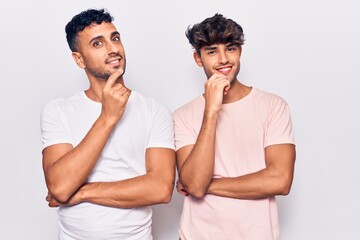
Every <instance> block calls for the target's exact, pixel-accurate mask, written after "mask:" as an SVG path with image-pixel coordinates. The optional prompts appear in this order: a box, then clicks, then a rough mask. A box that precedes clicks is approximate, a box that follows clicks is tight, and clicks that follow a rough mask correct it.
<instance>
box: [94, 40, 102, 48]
mask: <svg viewBox="0 0 360 240" xmlns="http://www.w3.org/2000/svg"><path fill="white" fill-rule="evenodd" d="M102 44H103V43H102V42H100V41H96V42H94V43H93V46H94V47H100V46H101V45H102Z"/></svg>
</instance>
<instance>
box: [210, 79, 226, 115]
mask: <svg viewBox="0 0 360 240" xmlns="http://www.w3.org/2000/svg"><path fill="white" fill-rule="evenodd" d="M229 89H230V81H229V79H228V78H227V76H225V75H224V74H221V73H214V74H213V75H212V76H211V77H210V78H209V79H208V80H207V81H206V83H205V96H204V97H205V112H206V113H217V112H219V111H220V109H221V104H222V102H223V98H224V95H226V94H227V92H228V91H229Z"/></svg>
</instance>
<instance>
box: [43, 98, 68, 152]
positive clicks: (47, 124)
mask: <svg viewBox="0 0 360 240" xmlns="http://www.w3.org/2000/svg"><path fill="white" fill-rule="evenodd" d="M40 125H41V139H42V149H43V150H44V149H45V148H46V147H48V146H50V145H54V144H58V143H70V144H72V142H73V141H72V138H71V136H70V134H69V132H68V131H67V130H66V128H65V126H64V123H63V121H62V118H61V115H60V113H59V111H58V109H57V107H56V106H55V104H54V102H50V103H49V104H47V105H46V106H45V108H44V110H43V111H42V114H41V122H40Z"/></svg>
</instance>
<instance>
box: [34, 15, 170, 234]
mask: <svg viewBox="0 0 360 240" xmlns="http://www.w3.org/2000/svg"><path fill="white" fill-rule="evenodd" d="M112 20H113V17H112V16H111V15H110V14H109V13H108V12H106V11H105V10H103V9H101V10H95V9H89V10H86V11H83V12H81V13H79V14H78V15H76V16H74V17H73V19H72V20H71V21H70V22H69V23H68V24H67V26H66V34H67V36H66V37H67V41H68V44H69V47H70V49H71V51H72V57H73V59H74V60H75V62H76V63H77V65H78V66H79V67H80V68H82V69H84V70H85V73H86V75H87V77H88V79H89V83H90V87H89V89H87V90H85V91H79V92H78V93H76V94H75V95H74V96H72V97H70V98H67V99H63V98H61V99H56V100H53V101H51V102H50V103H49V104H47V105H46V107H45V108H44V110H43V113H42V119H41V132H42V141H43V151H42V153H43V169H44V174H45V179H46V184H47V187H48V190H49V194H48V196H47V198H46V199H47V201H48V202H49V206H51V207H58V206H59V209H58V215H59V220H58V224H59V239H62V240H65V239H66V240H72V239H86V240H89V239H106V240H108V239H109V240H110V239H116V240H119V239H134V240H135V239H137V240H150V239H152V235H151V217H152V211H151V208H150V205H154V204H160V203H168V202H169V201H170V199H171V195H172V191H173V184H174V176H175V152H174V142H173V121H172V116H171V113H170V111H169V110H168V109H167V108H166V107H164V106H163V105H161V104H159V103H158V102H157V101H155V100H153V99H151V98H147V97H144V96H142V95H141V94H140V93H138V92H136V91H134V90H130V89H129V88H127V87H126V86H125V85H124V78H123V75H124V73H125V68H126V58H125V51H124V47H123V45H122V43H121V39H120V33H119V32H118V31H117V29H116V28H115V26H114V24H113V23H112Z"/></svg>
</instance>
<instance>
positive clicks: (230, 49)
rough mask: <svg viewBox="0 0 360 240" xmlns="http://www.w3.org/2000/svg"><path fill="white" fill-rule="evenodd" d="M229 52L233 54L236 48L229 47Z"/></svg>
mask: <svg viewBox="0 0 360 240" xmlns="http://www.w3.org/2000/svg"><path fill="white" fill-rule="evenodd" d="M227 50H228V51H229V52H232V51H235V50H236V48H235V47H228V48H227Z"/></svg>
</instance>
